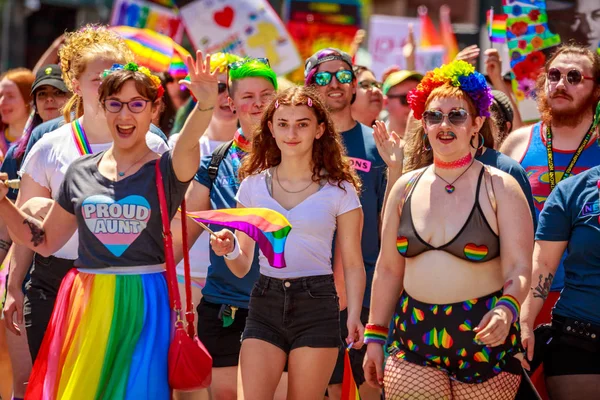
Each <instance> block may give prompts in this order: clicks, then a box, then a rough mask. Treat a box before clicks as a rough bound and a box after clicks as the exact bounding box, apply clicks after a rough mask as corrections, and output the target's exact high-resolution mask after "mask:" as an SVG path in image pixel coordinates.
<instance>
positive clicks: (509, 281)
mask: <svg viewBox="0 0 600 400" xmlns="http://www.w3.org/2000/svg"><path fill="white" fill-rule="evenodd" d="M512 284H513V280H512V279H509V280H507V281H506V283H505V284H504V287H503V288H502V290H503V291H504V292H506V291H507V290H508V288H509V287H511V286H512Z"/></svg>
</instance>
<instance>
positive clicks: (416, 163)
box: [404, 83, 494, 172]
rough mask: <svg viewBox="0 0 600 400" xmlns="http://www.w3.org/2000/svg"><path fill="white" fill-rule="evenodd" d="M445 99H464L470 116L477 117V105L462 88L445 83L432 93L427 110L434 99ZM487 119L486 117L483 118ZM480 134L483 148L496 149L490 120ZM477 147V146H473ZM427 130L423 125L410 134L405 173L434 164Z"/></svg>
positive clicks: (407, 141)
mask: <svg viewBox="0 0 600 400" xmlns="http://www.w3.org/2000/svg"><path fill="white" fill-rule="evenodd" d="M445 98H458V99H462V100H464V101H465V102H466V103H467V111H468V112H469V114H470V115H477V111H476V108H475V104H474V103H473V100H472V99H471V97H470V96H469V95H468V94H467V93H465V92H464V91H463V90H462V89H461V88H460V87H457V86H452V84H450V83H445V84H443V85H442V86H438V87H437V88H435V89H433V90H432V91H431V94H430V95H429V97H428V98H427V101H426V102H425V107H424V108H425V109H426V108H427V106H428V105H429V103H430V102H431V101H432V100H433V99H445ZM483 118H485V117H483ZM479 133H481V135H482V136H483V146H485V147H487V148H491V149H493V148H494V133H493V131H492V126H491V121H490V119H489V118H485V121H484V122H483V126H482V127H481V129H480V130H479ZM481 144H482V143H480V139H479V137H478V138H477V145H481ZM473 145H474V146H475V144H473ZM425 147H426V146H425V129H424V128H423V124H422V123H421V124H418V127H417V128H416V129H413V130H412V131H410V132H409V134H408V135H407V137H406V145H405V147H404V153H405V154H406V163H405V166H404V172H409V171H413V170H416V169H419V168H423V167H425V166H427V165H430V164H432V163H433V152H432V151H430V150H426V149H425Z"/></svg>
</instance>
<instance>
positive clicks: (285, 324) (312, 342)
mask: <svg viewBox="0 0 600 400" xmlns="http://www.w3.org/2000/svg"><path fill="white" fill-rule="evenodd" d="M243 339H260V340H264V341H265V342H268V343H271V344H273V345H275V346H277V347H279V348H281V349H282V350H283V351H285V352H286V353H288V354H289V352H290V351H292V350H293V349H296V348H299V347H317V348H328V347H333V348H338V347H339V346H340V306H339V299H338V296H337V292H336V290H335V285H334V283H333V275H321V276H311V277H306V278H295V279H275V278H269V277H267V276H264V275H261V276H260V278H259V279H258V281H257V282H256V283H255V284H254V288H253V289H252V293H251V295H250V309H249V312H248V319H247V320H246V329H245V330H244V335H243V337H242V340H243Z"/></svg>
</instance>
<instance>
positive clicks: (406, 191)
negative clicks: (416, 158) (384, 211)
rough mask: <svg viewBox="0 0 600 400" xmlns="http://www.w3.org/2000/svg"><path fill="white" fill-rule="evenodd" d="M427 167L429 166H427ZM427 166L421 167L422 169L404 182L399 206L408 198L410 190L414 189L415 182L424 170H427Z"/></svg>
mask: <svg viewBox="0 0 600 400" xmlns="http://www.w3.org/2000/svg"><path fill="white" fill-rule="evenodd" d="M427 168H429V167H427ZM427 168H425V169H423V171H421V172H419V173H418V174H414V175H413V176H412V177H411V178H410V179H409V180H408V182H406V186H404V196H403V197H402V204H401V208H403V207H404V204H405V203H406V201H407V200H408V199H409V197H410V196H411V195H412V192H413V191H414V190H415V187H416V186H417V182H419V180H420V179H421V177H422V176H423V174H424V173H425V171H427Z"/></svg>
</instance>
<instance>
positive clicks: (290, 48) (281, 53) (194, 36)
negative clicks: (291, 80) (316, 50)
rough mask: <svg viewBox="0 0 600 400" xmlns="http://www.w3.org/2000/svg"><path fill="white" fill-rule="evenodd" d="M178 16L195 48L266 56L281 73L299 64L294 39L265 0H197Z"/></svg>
mask: <svg viewBox="0 0 600 400" xmlns="http://www.w3.org/2000/svg"><path fill="white" fill-rule="evenodd" d="M180 16H181V19H182V21H183V23H184V25H185V29H186V31H187V33H188V36H189V37H190V40H191V41H192V45H193V46H194V47H195V48H196V49H199V50H203V51H206V52H208V53H214V52H219V51H223V52H228V53H234V54H237V55H239V56H242V57H244V56H250V57H266V58H268V59H269V62H270V64H271V68H273V70H274V71H275V72H276V73H277V74H281V75H283V74H286V73H288V72H291V71H293V70H294V69H296V68H298V66H300V65H301V61H300V57H299V56H298V51H297V50H296V47H295V45H294V42H293V40H292V39H291V38H290V36H289V34H288V32H287V31H286V29H285V27H284V26H283V23H282V22H281V20H280V19H279V17H278V15H277V14H276V13H275V11H274V10H273V9H272V8H271V6H270V5H269V4H268V3H267V1H266V0H220V1H215V0H196V1H194V2H192V3H190V4H188V5H186V6H184V7H182V8H181V9H180Z"/></svg>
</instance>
